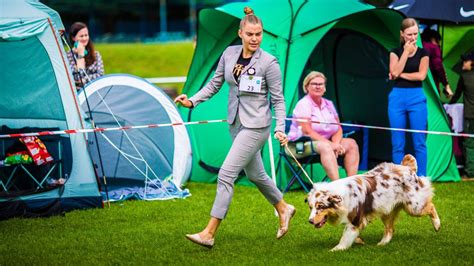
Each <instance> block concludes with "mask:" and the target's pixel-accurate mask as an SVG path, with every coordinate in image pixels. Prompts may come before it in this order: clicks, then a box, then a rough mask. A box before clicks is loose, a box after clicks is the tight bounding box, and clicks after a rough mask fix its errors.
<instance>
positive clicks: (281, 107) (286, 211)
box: [175, 7, 296, 248]
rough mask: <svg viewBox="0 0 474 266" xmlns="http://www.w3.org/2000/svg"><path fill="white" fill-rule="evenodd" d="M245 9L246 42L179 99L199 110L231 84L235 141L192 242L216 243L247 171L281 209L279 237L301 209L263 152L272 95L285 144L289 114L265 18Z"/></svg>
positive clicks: (225, 55) (278, 134)
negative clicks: (287, 196)
mask: <svg viewBox="0 0 474 266" xmlns="http://www.w3.org/2000/svg"><path fill="white" fill-rule="evenodd" d="M244 12H245V14H246V15H245V16H244V17H243V18H242V20H241V22H240V29H239V31H238V34H239V37H240V38H241V39H242V45H237V46H230V47H228V48H227V49H226V50H225V51H224V53H223V54H222V56H221V58H220V60H219V64H218V66H217V69H216V72H215V74H214V77H213V78H212V79H211V80H210V81H209V83H208V84H207V85H206V86H205V87H203V88H202V89H201V90H200V91H199V92H198V93H196V94H195V95H194V96H193V97H191V98H189V99H188V98H187V96H186V95H184V94H182V95H179V96H178V97H177V98H176V99H175V102H176V103H180V104H181V105H183V106H184V107H187V108H194V107H196V106H197V105H199V104H200V103H201V102H204V101H206V100H208V99H209V98H211V97H212V96H213V95H214V94H216V93H217V92H218V91H219V90H220V88H221V87H222V84H223V81H224V80H225V81H226V82H227V84H228V85H229V101H228V108H227V111H228V114H227V121H228V123H229V131H230V134H231V136H232V139H233V143H232V146H231V148H230V151H229V153H228V154H227V156H226V158H225V160H224V163H223V164H222V167H221V168H220V171H219V174H218V180H217V193H216V198H215V200H214V205H213V207H212V210H211V218H210V220H209V222H208V224H207V226H206V228H205V229H204V230H203V231H201V232H199V233H197V234H193V235H186V237H187V238H188V239H189V240H191V241H192V242H194V243H196V244H199V245H202V246H205V247H208V248H211V247H212V246H213V245H214V237H215V234H216V231H217V229H218V227H219V225H220V223H221V221H222V220H223V219H224V218H225V216H226V214H227V211H228V209H229V205H230V202H231V200H232V196H233V194H234V181H235V180H236V178H237V176H238V174H239V173H240V172H241V171H242V169H243V170H244V171H245V174H246V176H247V177H248V178H249V180H250V181H252V182H253V183H255V184H256V185H257V187H258V189H259V190H260V192H261V193H262V194H263V195H264V196H265V198H266V199H267V200H268V201H269V202H270V203H271V204H272V205H273V206H274V207H275V209H276V210H277V212H278V215H279V219H280V227H279V229H278V232H277V239H280V238H281V237H283V236H284V235H285V234H286V233H287V231H288V227H289V223H290V220H291V218H292V217H293V215H294V214H295V211H296V210H295V208H294V207H293V206H292V205H290V204H287V203H286V202H285V201H284V200H283V195H282V193H281V192H280V191H279V190H278V188H277V187H276V185H275V184H274V183H273V182H272V181H271V179H270V178H269V177H268V175H267V174H266V173H265V169H264V168H263V162H262V157H261V155H260V150H261V148H262V146H263V145H264V144H265V141H266V140H267V139H268V135H269V134H270V127H271V122H272V117H271V112H270V104H269V100H268V94H270V100H271V103H272V106H273V108H274V110H275V116H276V117H277V122H276V127H275V131H274V137H275V138H276V139H278V140H279V141H280V143H281V145H284V144H286V143H287V142H288V140H287V137H286V135H285V133H284V127H285V120H284V119H285V116H286V112H285V101H284V97H283V91H282V84H281V83H282V80H281V71H280V66H279V64H278V61H277V60H276V58H275V57H274V56H272V55H270V54H268V53H267V52H265V51H263V50H262V49H261V48H260V43H261V42H262V37H263V24H262V21H261V20H260V18H258V17H257V16H255V15H254V14H253V11H252V9H250V8H248V7H246V8H245V9H244Z"/></svg>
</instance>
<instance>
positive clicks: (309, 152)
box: [277, 116, 369, 193]
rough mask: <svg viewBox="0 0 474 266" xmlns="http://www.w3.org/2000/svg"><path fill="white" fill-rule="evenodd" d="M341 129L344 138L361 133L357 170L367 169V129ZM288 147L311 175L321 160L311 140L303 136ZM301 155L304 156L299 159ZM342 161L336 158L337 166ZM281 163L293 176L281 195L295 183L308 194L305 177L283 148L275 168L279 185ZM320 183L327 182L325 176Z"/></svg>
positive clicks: (344, 127) (281, 169) (286, 128)
mask: <svg viewBox="0 0 474 266" xmlns="http://www.w3.org/2000/svg"><path fill="white" fill-rule="evenodd" d="M288 118H291V116H289V117H288ZM291 122H292V121H291V120H286V122H285V132H286V133H288V132H289V130H290V126H291ZM342 129H343V137H344V138H347V137H349V136H351V135H353V134H355V133H356V132H362V142H363V143H362V145H359V150H360V152H361V156H360V162H359V169H367V165H368V144H369V142H368V134H369V130H368V129H367V128H359V127H349V126H342ZM288 145H289V146H293V147H294V149H293V150H294V151H293V154H294V155H295V157H296V158H297V159H298V162H299V163H300V164H301V166H302V168H303V169H306V167H307V166H310V172H309V173H310V175H311V173H313V164H315V163H320V162H321V158H320V156H319V154H318V153H317V152H316V150H314V147H313V145H312V140H311V138H309V137H306V136H303V137H301V138H299V139H297V140H296V141H293V142H289V143H288ZM302 154H304V156H303V157H300V156H301V155H302ZM298 155H300V156H298ZM342 160H343V157H339V158H338V164H339V165H342ZM283 163H284V164H285V165H286V166H287V167H288V168H289V170H290V172H291V173H292V175H293V176H292V177H291V179H290V181H289V182H288V184H287V185H286V187H285V189H283V190H282V191H283V193H286V192H287V191H288V190H290V188H291V186H292V185H293V183H294V182H295V181H298V183H299V184H300V185H301V186H302V187H303V189H304V190H305V191H306V192H309V190H310V189H311V187H310V186H309V184H308V180H306V182H305V179H306V177H305V176H302V175H301V174H302V173H303V170H302V169H301V168H300V167H298V166H297V165H296V164H295V163H294V159H293V158H292V157H291V155H290V154H289V153H287V151H286V149H285V147H280V152H279V161H278V166H277V172H278V179H279V184H280V185H281V184H282V178H281V175H282V171H283V167H282V164H283ZM310 178H311V179H312V176H310ZM322 181H328V177H327V175H326V176H324V177H323V179H322Z"/></svg>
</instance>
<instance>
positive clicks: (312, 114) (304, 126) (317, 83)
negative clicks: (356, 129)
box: [288, 71, 359, 180]
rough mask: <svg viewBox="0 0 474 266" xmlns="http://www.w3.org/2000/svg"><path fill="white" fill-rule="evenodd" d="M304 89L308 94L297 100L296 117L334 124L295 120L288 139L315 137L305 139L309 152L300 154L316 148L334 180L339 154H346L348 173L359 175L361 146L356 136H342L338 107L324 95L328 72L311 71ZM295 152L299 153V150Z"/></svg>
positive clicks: (294, 111) (336, 176) (345, 163)
mask: <svg viewBox="0 0 474 266" xmlns="http://www.w3.org/2000/svg"><path fill="white" fill-rule="evenodd" d="M303 91H304V92H305V93H306V96H304V97H303V98H301V99H300V100H299V101H298V103H297V104H296V107H295V109H294V110H293V117H294V118H298V119H308V120H314V121H322V122H328V123H331V124H324V123H321V124H320V123H311V122H298V121H296V120H293V122H292V124H291V127H290V132H289V133H288V140H290V141H295V140H297V139H299V138H301V137H302V136H308V137H310V138H311V139H312V140H313V141H311V142H306V143H305V145H307V146H308V147H304V150H305V151H306V152H303V154H301V155H300V157H304V156H307V155H308V154H306V153H308V152H309V153H310V152H311V150H314V151H316V152H317V153H318V154H319V155H320V157H321V165H322V166H323V168H324V170H325V171H326V174H327V175H328V177H329V178H330V179H331V180H336V179H339V170H338V165H337V157H338V156H343V157H344V168H345V170H346V174H347V176H351V175H356V174H357V169H358V166H359V147H358V146H357V143H356V142H355V140H353V139H350V138H343V136H342V127H341V126H340V125H337V124H335V123H339V116H338V114H337V111H336V108H335V107H334V104H333V103H332V102H331V101H330V100H327V99H325V98H323V95H324V93H325V92H326V76H324V74H323V73H321V72H317V71H311V72H310V73H309V74H308V75H306V77H305V78H304V81H303ZM300 129H301V130H300ZM290 144H292V143H290ZM309 145H313V147H312V148H311V147H309ZM289 148H290V150H292V151H296V148H295V147H294V145H289ZM294 154H295V156H296V155H298V154H297V153H296V152H294Z"/></svg>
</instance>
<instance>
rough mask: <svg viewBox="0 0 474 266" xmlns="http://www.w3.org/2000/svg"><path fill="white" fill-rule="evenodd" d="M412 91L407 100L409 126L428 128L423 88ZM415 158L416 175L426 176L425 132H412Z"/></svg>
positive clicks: (420, 128) (421, 128)
mask: <svg viewBox="0 0 474 266" xmlns="http://www.w3.org/2000/svg"><path fill="white" fill-rule="evenodd" d="M413 90H414V91H413V93H412V95H411V97H410V98H409V100H408V115H409V118H410V128H411V129H416V130H427V128H428V108H427V105H426V96H425V94H424V92H423V89H413ZM412 139H413V146H414V149H415V158H416V162H417V164H418V173H417V174H418V175H419V176H426V166H427V151H426V134H424V133H412Z"/></svg>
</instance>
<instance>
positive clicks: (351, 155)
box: [341, 138, 359, 176]
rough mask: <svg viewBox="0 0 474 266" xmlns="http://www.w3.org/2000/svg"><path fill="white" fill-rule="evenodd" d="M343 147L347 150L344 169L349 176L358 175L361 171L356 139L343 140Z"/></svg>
mask: <svg viewBox="0 0 474 266" xmlns="http://www.w3.org/2000/svg"><path fill="white" fill-rule="evenodd" d="M341 145H342V147H343V148H344V150H346V153H345V154H344V169H345V170H346V174H347V176H352V175H356V174H357V169H359V146H357V142H356V141H355V140H354V139H350V138H344V139H342V140H341Z"/></svg>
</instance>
